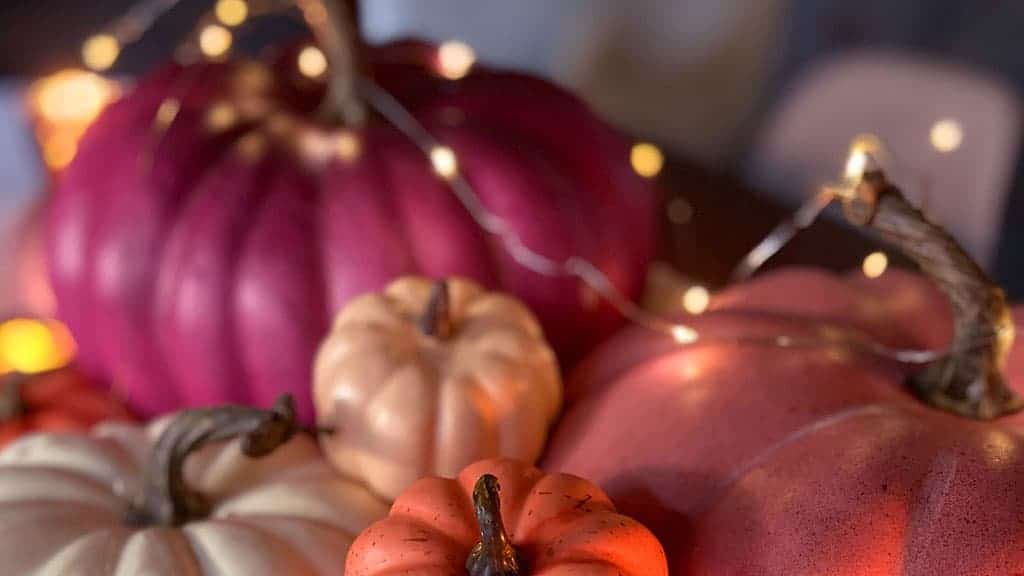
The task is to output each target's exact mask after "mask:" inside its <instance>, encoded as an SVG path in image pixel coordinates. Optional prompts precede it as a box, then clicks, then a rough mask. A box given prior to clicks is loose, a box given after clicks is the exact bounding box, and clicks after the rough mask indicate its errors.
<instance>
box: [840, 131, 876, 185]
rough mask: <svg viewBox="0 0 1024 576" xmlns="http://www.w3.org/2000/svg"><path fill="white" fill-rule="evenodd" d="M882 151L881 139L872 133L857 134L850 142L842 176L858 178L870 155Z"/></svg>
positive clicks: (865, 167) (852, 178)
mask: <svg viewBox="0 0 1024 576" xmlns="http://www.w3.org/2000/svg"><path fill="white" fill-rule="evenodd" d="M883 152H884V148H883V146H882V141H881V140H880V139H879V138H878V136H875V135H874V134H858V135H857V136H855V137H854V138H853V140H852V141H851V142H850V155H849V156H847V158H846V166H845V167H844V169H843V177H844V178H846V180H849V181H854V180H860V179H861V177H863V176H864V171H865V170H866V169H867V167H868V161H869V160H870V159H871V158H872V157H875V158H877V157H879V156H881V155H882V153H883Z"/></svg>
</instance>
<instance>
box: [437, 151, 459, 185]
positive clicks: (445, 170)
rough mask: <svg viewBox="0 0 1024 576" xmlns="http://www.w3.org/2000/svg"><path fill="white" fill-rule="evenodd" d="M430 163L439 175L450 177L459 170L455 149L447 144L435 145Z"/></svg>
mask: <svg viewBox="0 0 1024 576" xmlns="http://www.w3.org/2000/svg"><path fill="white" fill-rule="evenodd" d="M430 164H431V165H432V166H433V167H434V172H437V174H438V176H441V177H442V178H445V179H448V178H451V177H453V176H455V174H457V173H458V171H459V161H458V159H457V158H456V157H455V151H454V150H452V149H451V148H449V147H447V146H435V147H434V148H433V149H432V150H431V151H430Z"/></svg>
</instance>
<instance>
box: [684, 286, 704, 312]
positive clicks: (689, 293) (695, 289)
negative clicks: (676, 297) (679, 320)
mask: <svg viewBox="0 0 1024 576" xmlns="http://www.w3.org/2000/svg"><path fill="white" fill-rule="evenodd" d="M710 303H711V293H710V292H708V289H707V288H705V287H703V286H690V287H689V288H687V289H686V292H684V293H683V309H684V310H686V311H687V312H689V313H690V314H703V313H704V311H705V310H707V309H708V304H710Z"/></svg>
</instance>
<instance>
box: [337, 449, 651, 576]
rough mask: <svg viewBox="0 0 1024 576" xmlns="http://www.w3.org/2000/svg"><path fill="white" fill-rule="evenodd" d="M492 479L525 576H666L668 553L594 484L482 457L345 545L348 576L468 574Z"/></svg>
mask: <svg viewBox="0 0 1024 576" xmlns="http://www.w3.org/2000/svg"><path fill="white" fill-rule="evenodd" d="M484 474H493V475H494V476H495V477H497V479H498V482H499V484H500V486H501V492H500V494H501V514H502V517H503V518H504V521H505V529H506V531H507V532H508V535H509V538H510V539H511V542H512V545H513V546H515V547H516V548H518V550H519V552H520V554H521V559H522V561H523V562H524V563H525V566H526V567H527V568H526V570H527V571H526V573H524V574H523V575H522V576H668V568H667V567H666V565H665V553H664V551H663V550H662V548H661V544H659V543H658V540H657V539H655V537H654V536H653V535H652V534H651V533H650V531H648V530H647V529H646V528H644V527H643V526H642V525H641V524H640V523H638V522H636V521H635V520H633V519H631V518H627V517H626V516H623V515H621V514H618V513H616V512H615V506H614V505H613V504H612V502H611V501H610V500H609V499H608V497H607V496H606V495H605V493H604V492H602V491H601V489H600V488H598V487H597V486H595V485H593V484H591V483H590V482H588V481H586V480H583V479H582V478H578V477H575V476H570V475H566V474H553V475H548V474H545V473H543V472H541V471H540V470H538V469H536V468H534V467H532V466H529V465H527V464H523V463H521V462H517V461H515V460H509V459H497V460H484V461H481V462H477V463H475V464H473V465H471V466H469V467H467V468H466V469H464V470H463V471H462V472H461V473H460V474H459V476H458V478H455V479H447V478H424V479H421V480H419V481H418V482H416V483H415V484H413V485H412V486H411V487H410V488H409V489H408V490H406V491H405V492H404V493H403V494H402V495H401V496H399V497H398V500H396V501H395V503H394V505H392V507H391V513H390V514H389V516H388V517H387V518H385V519H384V520H380V521H378V522H377V523H376V524H373V525H372V526H370V527H369V528H367V529H366V530H365V531H363V533H362V534H360V535H359V538H357V539H356V541H355V542H354V543H353V544H352V547H351V548H350V549H349V555H348V558H347V560H346V563H345V576H394V575H398V574H403V575H404V574H409V575H417V576H442V575H445V576H447V575H458V576H462V575H464V574H465V572H466V571H465V567H464V566H465V563H466V558H467V556H469V553H470V550H471V549H472V548H473V546H474V545H475V544H476V543H477V542H478V541H479V534H478V532H477V524H476V520H475V518H474V516H473V504H472V493H473V485H474V483H475V482H476V481H477V479H479V478H480V476H482V475H484Z"/></svg>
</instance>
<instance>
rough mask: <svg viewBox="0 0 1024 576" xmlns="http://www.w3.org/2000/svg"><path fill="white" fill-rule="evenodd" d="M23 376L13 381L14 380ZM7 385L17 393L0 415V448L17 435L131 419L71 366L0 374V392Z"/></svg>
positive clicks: (127, 413)
mask: <svg viewBox="0 0 1024 576" xmlns="http://www.w3.org/2000/svg"><path fill="white" fill-rule="evenodd" d="M22 378H23V379H24V381H23V383H15V381H14V379H22ZM7 386H16V387H17V390H11V391H10V393H14V394H17V395H18V403H19V404H20V408H18V409H17V410H16V411H15V413H13V414H10V415H9V417H7V418H6V419H3V418H0V447H3V446H5V445H6V444H8V443H10V442H12V441H13V440H15V439H16V438H18V437H19V436H22V435H24V434H28V433H30V432H43V431H53V432H56V431H72V430H76V431H85V430H88V429H89V428H91V427H92V426H93V425H94V424H96V423H98V422H102V421H104V420H126V421H130V420H133V419H134V418H133V416H132V415H131V414H130V413H129V412H128V410H127V409H126V408H125V407H124V406H123V405H122V404H121V403H120V402H118V401H117V400H116V399H115V398H114V397H113V396H111V395H110V394H108V393H106V392H104V391H102V390H100V389H99V388H98V387H97V385H96V383H95V382H92V381H90V380H89V379H88V378H86V377H85V376H84V375H83V374H82V373H81V372H79V371H78V370H77V369H75V368H62V369H60V370H56V371H53V372H49V373H46V374H39V375H24V376H22V375H13V374H8V375H4V376H0V394H7V393H8V391H7V390H3V388H4V387H7Z"/></svg>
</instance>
